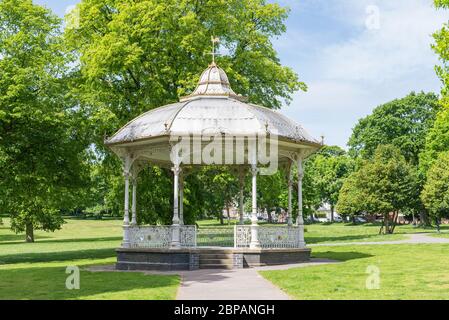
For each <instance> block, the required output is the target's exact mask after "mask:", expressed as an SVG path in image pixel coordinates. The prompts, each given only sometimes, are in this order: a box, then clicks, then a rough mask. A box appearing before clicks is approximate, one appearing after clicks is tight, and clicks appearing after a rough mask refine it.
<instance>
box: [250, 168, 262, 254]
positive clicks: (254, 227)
mask: <svg viewBox="0 0 449 320" xmlns="http://www.w3.org/2000/svg"><path fill="white" fill-rule="evenodd" d="M258 172H259V169H258V168H257V167H256V165H253V166H252V167H251V173H252V213H251V243H250V245H249V246H250V248H252V249H256V248H259V247H260V242H259V237H258V229H259V226H258V220H257V173H258Z"/></svg>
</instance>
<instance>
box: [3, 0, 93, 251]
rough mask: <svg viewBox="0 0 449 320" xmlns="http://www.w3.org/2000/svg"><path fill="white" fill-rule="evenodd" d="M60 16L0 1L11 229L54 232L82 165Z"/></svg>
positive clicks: (81, 133) (80, 125) (15, 0)
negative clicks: (61, 210) (69, 88)
mask: <svg viewBox="0 0 449 320" xmlns="http://www.w3.org/2000/svg"><path fill="white" fill-rule="evenodd" d="M60 29H61V21H60V19H59V18H57V17H56V16H55V15H53V14H52V13H51V12H50V11H49V10H47V9H45V8H43V7H41V6H38V5H34V4H33V2H32V1H31V0H3V1H0V190H1V191H0V204H1V207H2V212H6V213H8V214H9V215H10V216H11V227H12V229H13V230H14V231H16V232H22V231H26V241H29V242H32V241H34V230H35V229H43V230H46V231H53V230H55V229H57V228H59V227H60V226H61V224H62V223H63V220H62V218H61V214H60V209H61V208H67V207H71V206H73V205H74V203H75V200H76V197H77V192H78V191H79V188H80V187H81V186H82V185H84V183H85V179H84V178H85V177H87V175H88V172H87V170H85V169H86V166H85V161H86V157H85V156H86V150H87V146H88V140H87V138H86V134H85V130H84V129H85V127H86V126H85V117H84V116H85V115H84V114H83V113H82V112H80V109H79V108H77V106H76V102H74V100H73V99H71V98H70V96H69V95H68V90H67V85H66V83H67V81H66V80H67V79H66V76H67V70H66V66H67V62H68V57H67V55H66V54H64V50H63V46H62V38H61V36H60Z"/></svg>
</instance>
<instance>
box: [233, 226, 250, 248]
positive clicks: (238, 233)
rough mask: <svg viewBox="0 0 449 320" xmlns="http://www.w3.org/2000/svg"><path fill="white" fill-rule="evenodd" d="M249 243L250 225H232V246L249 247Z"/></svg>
mask: <svg viewBox="0 0 449 320" xmlns="http://www.w3.org/2000/svg"><path fill="white" fill-rule="evenodd" d="M250 243H251V226H248V225H236V226H234V247H235V248H249V245H250Z"/></svg>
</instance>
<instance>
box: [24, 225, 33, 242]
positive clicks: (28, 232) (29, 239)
mask: <svg viewBox="0 0 449 320" xmlns="http://www.w3.org/2000/svg"><path fill="white" fill-rule="evenodd" d="M25 232H26V239H25V241H26V242H34V229H33V224H32V223H27V224H26V227H25Z"/></svg>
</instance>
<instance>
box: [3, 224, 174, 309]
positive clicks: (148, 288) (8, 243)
mask: <svg viewBox="0 0 449 320" xmlns="http://www.w3.org/2000/svg"><path fill="white" fill-rule="evenodd" d="M3 222H4V225H2V226H0V299H151V300H155V299H165V300H166V299H174V298H175V296H176V291H177V288H178V286H179V283H180V279H179V277H178V276H159V275H158V276H150V275H144V274H142V273H123V272H90V271H87V270H85V268H86V267H88V266H92V265H102V264H113V263H114V262H115V261H116V255H115V251H114V249H115V248H117V247H118V246H119V245H120V242H121V238H122V231H121V221H118V220H108V221H97V220H67V223H66V224H65V225H64V226H63V228H62V229H61V230H58V231H56V232H54V233H46V232H41V231H37V232H36V242H35V243H25V242H24V235H16V234H14V233H12V232H11V231H10V230H9V226H8V222H9V221H8V219H3ZM67 266H78V267H79V268H80V269H81V275H80V289H79V290H68V289H66V287H65V281H66V278H67V276H68V274H66V273H65V271H66V267H67Z"/></svg>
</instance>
